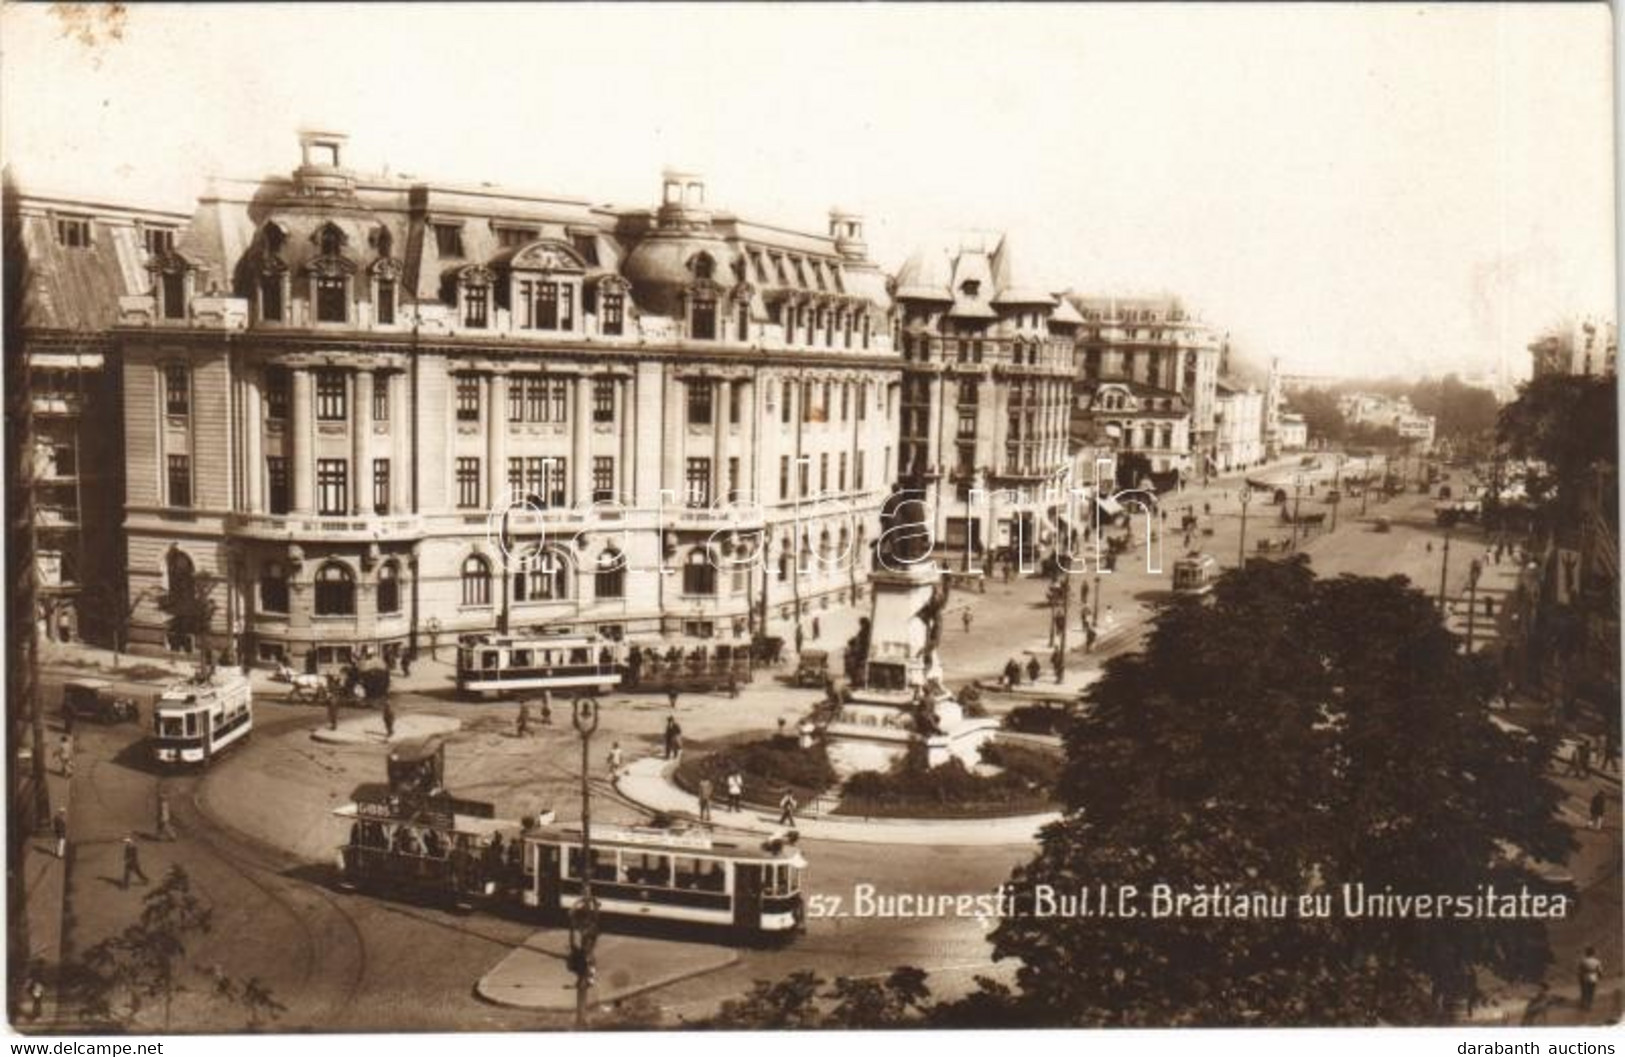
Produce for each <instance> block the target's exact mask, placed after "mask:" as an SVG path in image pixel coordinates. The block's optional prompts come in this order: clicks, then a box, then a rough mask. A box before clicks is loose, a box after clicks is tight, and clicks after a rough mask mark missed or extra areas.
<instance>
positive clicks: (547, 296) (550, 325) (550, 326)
mask: <svg viewBox="0 0 1625 1057" xmlns="http://www.w3.org/2000/svg"><path fill="white" fill-rule="evenodd" d="M536 326H537V328H538V329H541V330H558V329H559V284H558V283H537V284H536Z"/></svg>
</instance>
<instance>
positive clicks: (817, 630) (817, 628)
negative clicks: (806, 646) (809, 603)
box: [812, 617, 824, 639]
mask: <svg viewBox="0 0 1625 1057" xmlns="http://www.w3.org/2000/svg"><path fill="white" fill-rule="evenodd" d="M812 631H813V636H812V637H813V638H815V639H821V638H823V637H824V625H823V624H821V623H819V621H818V618H817V617H813V618H812Z"/></svg>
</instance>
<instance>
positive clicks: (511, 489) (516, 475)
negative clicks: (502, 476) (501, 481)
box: [508, 456, 540, 502]
mask: <svg viewBox="0 0 1625 1057" xmlns="http://www.w3.org/2000/svg"><path fill="white" fill-rule="evenodd" d="M538 461H539V460H538ZM539 475H540V467H538V476H539ZM525 491H526V490H525V460H524V459H522V458H519V457H518V456H510V457H509V458H508V499H509V501H510V502H517V501H519V499H520V498H521V497H522V496H524V495H525Z"/></svg>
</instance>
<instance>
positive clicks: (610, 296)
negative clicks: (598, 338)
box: [598, 290, 626, 336]
mask: <svg viewBox="0 0 1625 1057" xmlns="http://www.w3.org/2000/svg"><path fill="white" fill-rule="evenodd" d="M600 305H601V307H600V309H599V313H598V329H599V330H600V331H602V332H603V333H605V334H608V335H611V336H619V335H620V334H621V333H623V331H624V330H625V326H626V323H625V319H626V298H625V296H624V295H623V294H621V292H620V291H619V290H613V291H611V290H605V291H604V292H603V295H602V299H601V301H600Z"/></svg>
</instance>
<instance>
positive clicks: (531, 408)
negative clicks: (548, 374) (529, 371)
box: [508, 375, 547, 422]
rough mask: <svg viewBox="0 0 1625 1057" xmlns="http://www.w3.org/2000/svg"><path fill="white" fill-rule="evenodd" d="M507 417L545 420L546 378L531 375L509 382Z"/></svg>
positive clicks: (522, 420) (517, 419) (515, 419)
mask: <svg viewBox="0 0 1625 1057" xmlns="http://www.w3.org/2000/svg"><path fill="white" fill-rule="evenodd" d="M508 417H509V419H511V420H512V421H514V422H546V421H547V379H546V378H542V377H539V376H535V375H533V376H531V377H529V378H515V379H514V380H513V381H512V382H510V383H509V386H508Z"/></svg>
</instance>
